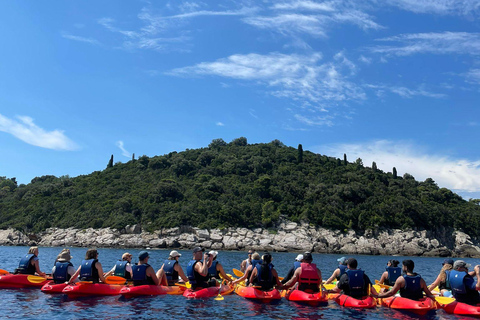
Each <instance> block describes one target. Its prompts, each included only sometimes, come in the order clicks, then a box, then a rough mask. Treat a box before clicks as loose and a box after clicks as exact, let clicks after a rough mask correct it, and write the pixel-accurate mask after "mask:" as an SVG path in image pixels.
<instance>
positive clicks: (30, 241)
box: [0, 222, 480, 257]
mask: <svg viewBox="0 0 480 320" xmlns="http://www.w3.org/2000/svg"><path fill="white" fill-rule="evenodd" d="M0 245H7V246H21V245H22V246H23V245H25V246H31V245H39V246H53V247H112V248H116V247H123V248H168V249H170V248H177V249H189V248H193V247H195V246H198V245H200V246H203V247H205V248H207V249H215V250H248V249H255V250H258V251H260V250H261V251H264V250H268V251H278V252H286V251H311V252H316V253H339V254H368V255H405V256H440V257H447V256H448V257H480V241H479V239H476V238H471V237H470V236H469V235H467V234H465V233H463V232H460V231H455V230H453V229H451V230H443V232H435V233H433V232H429V231H425V230H423V231H416V230H410V231H402V230H396V229H384V230H366V231H365V232H362V233H360V232H356V231H353V230H350V231H347V232H341V231H339V230H328V229H323V228H315V227H313V226H310V225H308V224H297V223H295V222H282V223H280V224H279V225H278V226H277V228H276V229H275V230H266V229H260V228H259V229H253V230H250V229H246V228H226V229H222V230H220V229H212V230H206V229H199V228H192V227H180V228H171V229H162V230H157V231H154V232H145V231H142V228H141V226H139V225H134V226H127V227H125V228H124V229H122V230H117V229H110V228H103V229H91V228H90V229H85V230H80V229H73V228H68V229H59V228H49V229H47V230H45V231H44V232H41V233H37V234H24V233H22V232H20V231H17V230H14V229H7V230H0Z"/></svg>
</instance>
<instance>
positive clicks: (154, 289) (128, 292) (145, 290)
mask: <svg viewBox="0 0 480 320" xmlns="http://www.w3.org/2000/svg"><path fill="white" fill-rule="evenodd" d="M120 294H121V295H122V296H124V297H125V298H132V297H137V296H158V295H161V294H167V287H164V286H156V285H151V284H146V285H142V286H134V287H130V286H124V287H123V288H122V289H121V290H120Z"/></svg>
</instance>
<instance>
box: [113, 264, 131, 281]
mask: <svg viewBox="0 0 480 320" xmlns="http://www.w3.org/2000/svg"><path fill="white" fill-rule="evenodd" d="M128 264H129V262H128V261H123V260H119V261H117V263H115V272H114V273H113V275H114V276H117V277H123V278H125V279H131V278H132V276H131V275H130V272H128V271H127V265H128Z"/></svg>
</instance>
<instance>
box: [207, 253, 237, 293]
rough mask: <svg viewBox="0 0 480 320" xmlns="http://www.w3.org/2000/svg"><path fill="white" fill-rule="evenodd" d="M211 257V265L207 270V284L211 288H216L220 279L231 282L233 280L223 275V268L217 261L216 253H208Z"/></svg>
mask: <svg viewBox="0 0 480 320" xmlns="http://www.w3.org/2000/svg"><path fill="white" fill-rule="evenodd" d="M208 254H209V255H210V256H211V257H212V265H211V266H210V267H209V268H208V277H209V278H210V280H209V282H208V283H209V284H210V286H211V287H218V286H219V285H220V283H221V282H222V279H225V280H227V281H228V282H233V279H232V278H230V276H229V275H227V274H226V273H225V270H223V266H222V265H221V264H220V262H218V261H217V256H218V252H217V251H215V250H212V251H210V252H209V253H208Z"/></svg>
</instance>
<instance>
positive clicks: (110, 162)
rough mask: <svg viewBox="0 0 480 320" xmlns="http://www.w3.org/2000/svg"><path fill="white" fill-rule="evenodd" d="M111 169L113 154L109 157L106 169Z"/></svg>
mask: <svg viewBox="0 0 480 320" xmlns="http://www.w3.org/2000/svg"><path fill="white" fill-rule="evenodd" d="M111 167H113V154H112V156H111V157H110V161H108V164H107V168H111Z"/></svg>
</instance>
